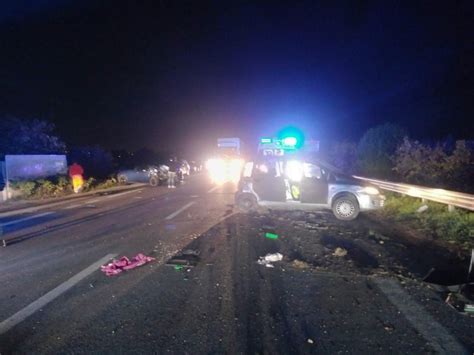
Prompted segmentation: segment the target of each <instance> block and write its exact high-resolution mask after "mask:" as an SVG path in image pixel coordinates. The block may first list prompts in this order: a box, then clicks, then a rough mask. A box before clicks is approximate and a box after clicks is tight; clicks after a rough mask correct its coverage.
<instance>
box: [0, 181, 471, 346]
mask: <svg viewBox="0 0 474 355" xmlns="http://www.w3.org/2000/svg"><path fill="white" fill-rule="evenodd" d="M233 194H234V187H233V186H230V185H226V186H222V187H214V186H212V185H211V184H210V183H209V182H208V181H207V179H206V177H205V176H204V175H200V176H193V177H191V178H190V179H189V180H188V181H187V182H186V183H185V184H184V185H182V186H179V187H178V188H177V189H173V190H168V189H166V188H164V187H158V188H151V187H143V188H140V189H136V190H131V191H125V192H119V193H116V194H110V195H103V196H89V197H84V198H80V199H74V200H70V201H65V202H64V203H61V204H56V205H53V206H52V207H51V208H42V209H41V210H38V211H34V212H29V213H22V214H15V213H8V214H3V215H2V213H0V226H1V227H2V230H3V234H4V235H3V238H4V239H6V240H8V243H7V246H6V247H4V248H1V249H0V284H1V293H0V353H1V354H9V353H65V352H69V353H92V352H94V353H117V352H120V353H122V352H123V353H125V352H126V353H129V352H134V353H190V354H202V353H252V354H254V353H265V354H277V353H281V354H287V353H382V352H383V353H387V352H388V353H450V354H455V353H472V351H473V350H474V340H473V337H472V335H473V334H474V319H473V318H471V317H469V316H466V315H462V314H461V313H459V312H458V311H456V310H455V309H453V308H452V307H450V306H449V305H447V304H445V302H444V297H445V296H446V295H445V294H443V292H442V291H440V289H439V288H437V287H435V285H430V284H426V283H423V282H421V281H420V279H421V275H423V274H424V273H426V272H427V271H428V270H429V269H430V268H431V267H432V266H433V264H434V263H444V264H449V263H450V258H451V256H450V255H445V254H443V253H442V252H439V251H438V250H436V249H435V248H430V247H427V246H426V245H423V244H420V243H412V242H410V241H407V240H405V239H404V238H401V237H399V236H397V235H394V233H393V231H386V230H384V228H385V229H386V227H383V226H380V225H378V224H376V223H374V222H373V221H372V220H371V219H370V218H368V217H366V216H361V218H359V219H358V220H357V221H354V222H351V223H341V222H339V221H337V220H335V219H334V218H333V217H332V215H331V214H330V213H329V212H325V211H321V212H315V213H303V212H291V213H289V212H276V211H273V212H272V211H261V212H259V213H252V214H240V213H237V211H236V210H235V209H234V207H233ZM266 233H272V234H275V235H277V236H278V237H277V239H270V238H267V237H266V236H265V235H266ZM137 253H144V254H145V255H148V256H152V257H154V258H155V260H154V261H152V262H150V263H148V264H146V265H144V266H141V267H139V268H136V269H133V270H129V271H125V272H123V273H121V274H119V275H116V276H106V275H105V274H104V273H102V272H101V271H100V266H101V265H103V264H106V263H108V262H109V260H110V259H111V258H118V257H120V256H122V255H126V256H128V257H132V256H134V255H136V254H137ZM275 253H280V254H281V255H282V257H283V259H282V260H281V261H275V262H273V263H271V265H269V266H265V265H260V264H258V263H257V261H258V260H259V258H261V257H265V256H266V255H269V254H270V255H271V254H275Z"/></svg>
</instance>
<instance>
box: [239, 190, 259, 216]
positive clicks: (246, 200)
mask: <svg viewBox="0 0 474 355" xmlns="http://www.w3.org/2000/svg"><path fill="white" fill-rule="evenodd" d="M235 203H236V205H237V207H238V208H239V209H240V210H241V211H243V212H250V211H254V210H255V209H256V208H257V199H256V198H255V196H254V195H251V194H242V195H239V196H237V198H236V200H235Z"/></svg>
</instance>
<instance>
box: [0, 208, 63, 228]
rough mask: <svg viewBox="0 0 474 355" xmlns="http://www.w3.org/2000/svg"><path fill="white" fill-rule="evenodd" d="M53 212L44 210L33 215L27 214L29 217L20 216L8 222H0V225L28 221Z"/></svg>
mask: <svg viewBox="0 0 474 355" xmlns="http://www.w3.org/2000/svg"><path fill="white" fill-rule="evenodd" d="M53 213H54V211H53V212H44V213H40V214H36V215H34V216H29V217H25V218H20V219H16V220H14V221H10V222H5V223H0V227H6V226H10V225H12V224H17V223H21V222H25V221H29V220H30V219H35V218H40V217H44V216H48V215H50V214H53Z"/></svg>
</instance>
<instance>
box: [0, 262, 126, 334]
mask: <svg viewBox="0 0 474 355" xmlns="http://www.w3.org/2000/svg"><path fill="white" fill-rule="evenodd" d="M116 256H117V254H107V255H106V256H104V257H103V258H102V259H100V260H98V261H96V262H95V263H93V264H92V265H90V266H89V267H87V268H85V269H84V270H82V271H81V272H79V273H78V274H76V275H74V276H73V277H71V278H70V279H69V280H67V281H65V282H63V283H62V284H60V285H59V286H57V287H56V288H54V289H52V290H51V291H49V292H48V293H46V294H45V295H43V296H41V297H40V298H38V299H37V300H36V301H33V302H32V303H30V304H29V305H28V306H26V307H25V308H23V309H21V310H20V311H18V312H16V313H15V314H14V315H12V316H11V317H9V318H7V319H5V320H4V321H3V322H1V323H0V334H3V333H6V332H7V331H9V330H10V329H11V328H13V327H14V326H15V325H17V324H19V323H21V322H23V321H24V320H25V319H26V318H28V317H29V316H31V315H32V314H34V313H35V312H36V311H38V310H39V309H41V308H43V307H44V306H46V305H47V304H48V303H50V302H51V301H53V300H54V299H55V298H57V297H58V296H60V295H61V294H63V293H64V292H66V291H67V290H69V289H70V288H71V287H73V286H74V285H76V284H77V283H78V282H79V281H81V280H82V279H84V278H86V277H87V276H89V275H90V274H92V273H93V272H94V271H96V270H97V269H98V268H99V267H100V266H101V265H104V264H105V263H107V262H108V261H109V260H110V259H112V258H114V257H116Z"/></svg>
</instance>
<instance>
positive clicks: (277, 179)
mask: <svg viewBox="0 0 474 355" xmlns="http://www.w3.org/2000/svg"><path fill="white" fill-rule="evenodd" d="M235 201H236V205H237V206H238V207H239V208H240V209H241V210H244V211H250V210H253V209H255V208H256V207H257V206H258V205H260V206H267V207H270V208H275V209H310V210H311V209H321V208H323V209H332V211H333V213H334V215H335V216H336V218H338V219H340V220H345V221H349V220H353V219H355V218H356V217H357V216H358V215H359V212H360V211H368V210H373V209H377V208H381V207H383V205H384V201H385V197H384V196H383V195H382V194H380V192H379V190H378V189H377V188H376V187H374V186H370V185H368V184H365V183H362V182H361V181H359V180H356V179H354V178H352V177H351V176H348V175H344V174H341V173H339V172H335V171H331V170H330V169H329V168H327V167H326V166H324V165H322V164H321V163H312V162H307V161H302V160H286V159H284V158H280V159H272V160H267V161H265V160H261V161H255V162H252V161H249V162H247V163H245V166H244V169H243V172H242V176H241V179H240V181H239V185H238V191H237V193H236V195H235Z"/></svg>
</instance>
